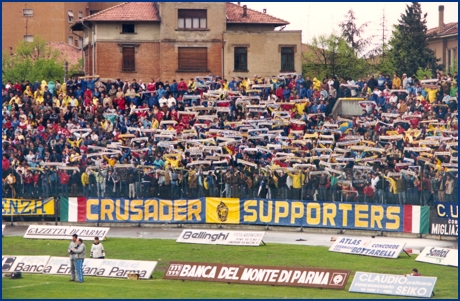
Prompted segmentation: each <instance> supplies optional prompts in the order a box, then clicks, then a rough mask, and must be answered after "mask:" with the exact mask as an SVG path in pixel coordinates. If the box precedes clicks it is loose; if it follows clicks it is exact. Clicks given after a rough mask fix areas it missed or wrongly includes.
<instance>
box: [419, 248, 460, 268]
mask: <svg viewBox="0 0 460 301" xmlns="http://www.w3.org/2000/svg"><path fill="white" fill-rule="evenodd" d="M415 260H416V261H420V262H427V263H433V264H439V265H450V266H456V267H458V250H455V249H448V248H440V247H425V249H423V251H422V252H420V254H419V255H418V256H417V259H415Z"/></svg>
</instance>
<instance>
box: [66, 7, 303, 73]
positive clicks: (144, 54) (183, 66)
mask: <svg viewBox="0 0 460 301" xmlns="http://www.w3.org/2000/svg"><path fill="white" fill-rule="evenodd" d="M287 24H289V22H287V21H284V20H281V19H278V18H275V17H273V16H270V15H268V14H266V13H265V12H258V11H254V10H251V9H249V8H247V7H246V6H240V5H238V4H232V3H223V2H217V3H191V2H129V3H123V4H120V5H118V6H115V7H112V8H109V9H106V10H104V11H101V12H99V13H96V14H94V15H91V16H88V17H86V18H83V19H81V20H78V21H77V22H76V23H75V24H74V25H73V26H72V29H73V30H74V31H75V32H81V35H82V36H83V37H84V38H83V49H84V52H85V54H84V57H85V64H84V65H85V73H86V74H87V75H99V76H101V77H103V78H123V79H130V80H131V79H132V78H136V79H143V80H144V81H150V79H151V78H155V79H156V78H161V79H164V80H172V79H176V80H178V79H180V78H184V79H188V78H191V77H194V76H196V75H208V74H213V75H219V76H223V77H224V78H228V77H230V76H242V77H253V76H254V75H258V76H272V75H277V74H279V73H281V72H293V73H294V72H296V73H300V72H301V69H302V68H301V64H302V62H301V31H279V30H275V29H277V28H278V27H280V26H286V25H287Z"/></svg>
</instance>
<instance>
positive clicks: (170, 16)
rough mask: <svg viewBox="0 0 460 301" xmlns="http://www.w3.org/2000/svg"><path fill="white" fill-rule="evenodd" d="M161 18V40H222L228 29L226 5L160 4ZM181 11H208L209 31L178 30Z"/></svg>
mask: <svg viewBox="0 0 460 301" xmlns="http://www.w3.org/2000/svg"><path fill="white" fill-rule="evenodd" d="M158 7H159V10H160V18H161V20H162V21H161V34H160V35H161V39H166V40H174V41H190V42H192V41H207V40H221V38H222V32H224V31H225V27H226V22H225V20H226V16H225V12H226V4H225V3H224V2H217V3H195V2H193V3H192V2H190V3H188V2H177V3H175V2H160V3H158ZM179 9H206V10H207V27H208V30H204V31H203V30H198V31H196V30H195V31H191V30H178V29H177V17H178V10H179Z"/></svg>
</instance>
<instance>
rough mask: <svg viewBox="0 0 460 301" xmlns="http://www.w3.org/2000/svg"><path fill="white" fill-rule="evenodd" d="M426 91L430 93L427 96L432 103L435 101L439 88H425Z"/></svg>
mask: <svg viewBox="0 0 460 301" xmlns="http://www.w3.org/2000/svg"><path fill="white" fill-rule="evenodd" d="M425 91H426V93H428V95H427V98H428V101H429V102H430V103H434V102H435V101H436V93H437V92H438V89H430V88H425Z"/></svg>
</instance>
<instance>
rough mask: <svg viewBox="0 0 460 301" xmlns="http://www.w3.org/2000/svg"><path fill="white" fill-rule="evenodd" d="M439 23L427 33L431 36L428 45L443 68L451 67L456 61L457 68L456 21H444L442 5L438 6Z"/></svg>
mask: <svg viewBox="0 0 460 301" xmlns="http://www.w3.org/2000/svg"><path fill="white" fill-rule="evenodd" d="M438 21H439V25H438V27H435V28H431V29H429V30H428V31H427V34H428V35H430V36H431V38H430V39H429V40H428V43H429V44H428V47H429V48H430V49H432V50H433V51H434V52H435V55H436V58H438V59H439V60H440V61H439V64H443V65H444V66H445V70H449V68H451V67H453V66H454V65H455V64H454V63H455V62H457V64H456V65H457V68H458V50H457V49H458V21H457V22H450V23H447V24H445V23H444V6H443V5H440V6H439V16H438Z"/></svg>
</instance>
